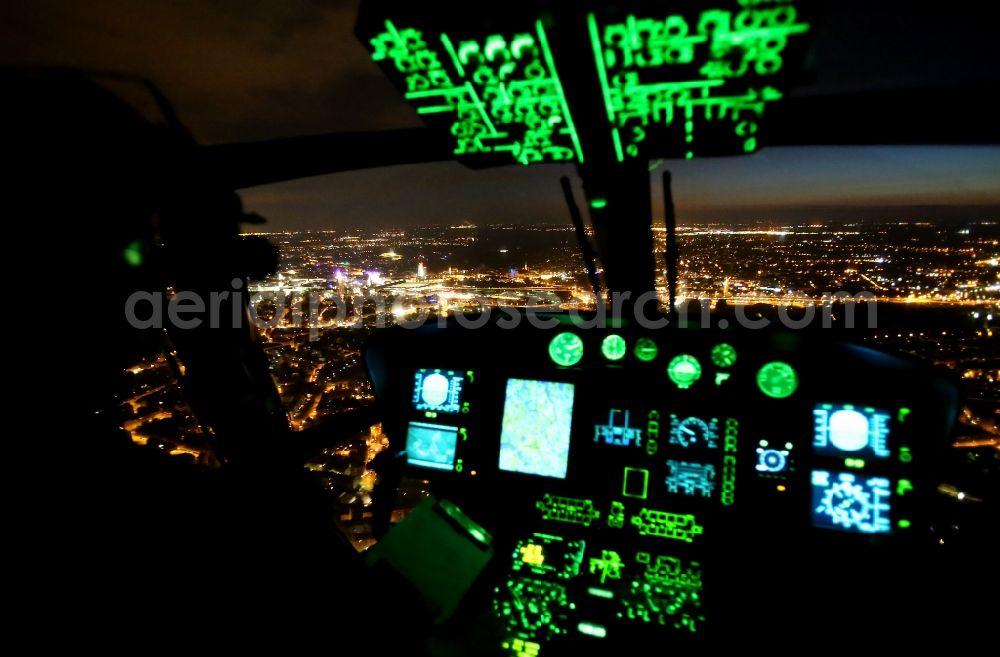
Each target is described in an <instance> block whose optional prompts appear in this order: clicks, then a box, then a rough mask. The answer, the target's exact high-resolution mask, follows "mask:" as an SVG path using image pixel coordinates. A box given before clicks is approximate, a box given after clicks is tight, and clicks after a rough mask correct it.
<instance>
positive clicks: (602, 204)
mask: <svg viewBox="0 0 1000 657" xmlns="http://www.w3.org/2000/svg"><path fill="white" fill-rule="evenodd" d="M590 207H592V208H594V209H595V210H601V209H603V208H606V207H608V200H607V199H604V198H595V199H594V200H592V201H591V202H590Z"/></svg>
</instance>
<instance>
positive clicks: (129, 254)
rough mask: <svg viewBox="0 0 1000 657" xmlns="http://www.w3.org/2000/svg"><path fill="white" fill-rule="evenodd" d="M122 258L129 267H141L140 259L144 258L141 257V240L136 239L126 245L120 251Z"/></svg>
mask: <svg viewBox="0 0 1000 657" xmlns="http://www.w3.org/2000/svg"><path fill="white" fill-rule="evenodd" d="M122 258H124V259H125V262H127V263H128V264H129V266H130V267H141V266H142V261H143V260H144V258H143V257H142V242H141V241H139V240H136V241H134V242H132V243H130V244H129V245H128V246H126V247H125V250H124V251H122Z"/></svg>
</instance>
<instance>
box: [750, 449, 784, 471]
mask: <svg viewBox="0 0 1000 657" xmlns="http://www.w3.org/2000/svg"><path fill="white" fill-rule="evenodd" d="M787 465H788V453H787V452H782V451H781V450H777V449H758V450H757V470H759V471H761V472H782V471H784V469H785V467H786V466H787Z"/></svg>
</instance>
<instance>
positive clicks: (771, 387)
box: [757, 361, 799, 399]
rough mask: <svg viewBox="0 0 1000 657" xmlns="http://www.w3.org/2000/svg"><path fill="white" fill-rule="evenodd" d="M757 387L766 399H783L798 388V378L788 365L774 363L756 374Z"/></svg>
mask: <svg viewBox="0 0 1000 657" xmlns="http://www.w3.org/2000/svg"><path fill="white" fill-rule="evenodd" d="M757 387H758V388H760V391H761V392H763V393H764V394H765V395H767V396H768V397H773V398H774V399H784V398H785V397H790V396H791V395H792V393H794V392H795V391H796V389H798V387H799V376H798V375H797V374H796V373H795V368H793V367H792V366H791V365H789V364H788V363H782V362H781V361H774V362H771V363H768V364H767V365H764V366H763V367H762V368H760V371H758V372H757Z"/></svg>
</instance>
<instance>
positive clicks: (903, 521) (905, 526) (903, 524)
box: [896, 518, 910, 529]
mask: <svg viewBox="0 0 1000 657" xmlns="http://www.w3.org/2000/svg"><path fill="white" fill-rule="evenodd" d="M896 524H897V525H899V528H900V529H909V528H910V521H909V520H907V519H906V518H900V520H899V522H898V523H896Z"/></svg>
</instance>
